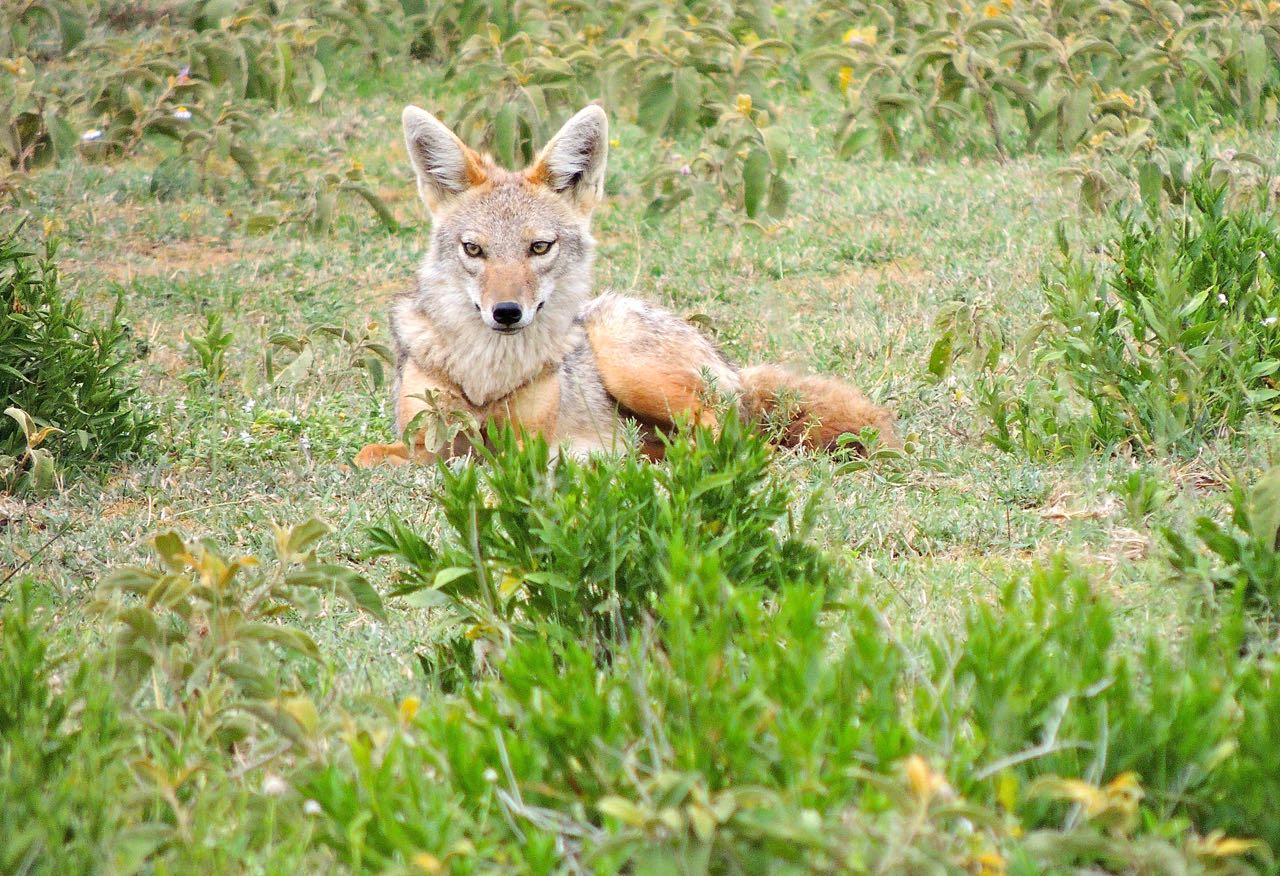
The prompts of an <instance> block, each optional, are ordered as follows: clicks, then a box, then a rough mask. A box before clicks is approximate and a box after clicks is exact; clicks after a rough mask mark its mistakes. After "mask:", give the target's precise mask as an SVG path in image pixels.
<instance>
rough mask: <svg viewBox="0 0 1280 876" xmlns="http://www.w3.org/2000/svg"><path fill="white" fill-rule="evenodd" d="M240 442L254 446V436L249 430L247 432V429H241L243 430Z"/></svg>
mask: <svg viewBox="0 0 1280 876" xmlns="http://www.w3.org/2000/svg"><path fill="white" fill-rule="evenodd" d="M240 440H241V441H243V442H244V443H245V444H252V443H253V436H252V435H250V434H249V432H248V430H247V429H241V430H240Z"/></svg>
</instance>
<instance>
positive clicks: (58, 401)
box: [0, 232, 155, 465]
mask: <svg viewBox="0 0 1280 876" xmlns="http://www.w3.org/2000/svg"><path fill="white" fill-rule="evenodd" d="M55 254H56V249H55V246H54V244H52V243H50V244H48V246H47V248H46V250H45V255H44V258H43V260H42V261H39V262H37V261H36V258H35V256H34V255H33V254H32V253H30V252H28V251H27V250H25V249H24V248H23V246H22V244H20V243H19V242H18V239H17V233H16V232H13V233H10V234H9V235H8V236H5V237H2V238H0V363H3V364H0V400H2V401H3V403H4V405H5V407H16V408H20V409H21V410H23V411H25V412H27V414H29V415H30V417H31V418H32V419H34V421H35V424H36V425H38V426H40V427H46V426H51V427H54V428H55V429H57V430H59V431H60V434H57V435H54V436H52V437H49V438H47V439H46V440H45V445H46V447H47V448H48V449H50V450H52V451H53V453H54V455H55V456H56V457H57V458H58V460H59V461H61V462H65V463H67V464H71V465H86V464H90V463H109V462H111V461H113V460H116V459H119V458H120V457H122V456H125V455H127V454H130V453H136V452H138V451H140V450H141V449H142V448H143V447H144V446H145V445H146V442H147V438H148V436H150V434H151V433H152V432H153V431H154V430H155V423H154V421H153V420H152V419H151V417H150V416H149V415H147V414H144V413H139V412H138V411H137V410H136V409H135V408H134V407H133V405H132V404H131V396H132V394H133V392H134V389H133V387H132V386H131V384H130V383H129V380H128V378H127V376H126V375H125V373H124V369H125V368H126V367H127V366H128V364H129V362H130V361H131V360H132V359H133V358H134V355H135V350H134V349H133V344H132V342H131V336H130V333H129V328H128V326H127V325H125V324H124V323H123V322H121V320H120V305H121V299H119V298H117V300H116V307H115V309H114V310H113V311H112V313H111V315H110V316H109V317H108V318H107V320H106V322H105V323H103V324H102V325H100V326H90V325H87V324H86V322H85V314H84V306H83V303H82V302H81V301H80V299H79V298H69V297H67V296H65V295H64V294H63V292H62V290H61V288H60V286H59V283H58V269H57V266H56V264H55V262H54V256H55ZM25 442H26V437H25V436H24V434H23V430H22V429H21V428H19V424H18V423H17V422H16V421H14V420H11V419H10V418H8V417H5V418H3V419H2V420H0V454H6V455H11V456H17V455H18V454H20V453H22V452H23V451H24V450H25V449H26V448H25Z"/></svg>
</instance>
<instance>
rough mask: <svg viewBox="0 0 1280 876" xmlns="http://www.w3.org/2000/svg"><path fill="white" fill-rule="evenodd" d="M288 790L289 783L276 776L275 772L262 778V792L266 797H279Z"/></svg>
mask: <svg viewBox="0 0 1280 876" xmlns="http://www.w3.org/2000/svg"><path fill="white" fill-rule="evenodd" d="M288 790H289V783H288V782H286V781H285V780H284V779H282V778H280V777H279V776H277V775H276V774H275V773H270V774H268V775H267V777H266V778H265V779H263V780H262V793H264V794H266V795H267V796H268V797H279V796H280V795H281V794H283V793H284V792H285V791H288ZM307 802H311V801H307Z"/></svg>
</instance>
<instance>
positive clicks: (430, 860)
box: [413, 852, 444, 874]
mask: <svg viewBox="0 0 1280 876" xmlns="http://www.w3.org/2000/svg"><path fill="white" fill-rule="evenodd" d="M413 866H415V867H417V868H418V869H419V870H421V871H422V872H423V873H431V874H435V873H443V872H444V864H442V863H441V862H440V859H439V858H437V857H436V856H435V855H433V854H431V853H430V852H418V854H416V855H414V856H413Z"/></svg>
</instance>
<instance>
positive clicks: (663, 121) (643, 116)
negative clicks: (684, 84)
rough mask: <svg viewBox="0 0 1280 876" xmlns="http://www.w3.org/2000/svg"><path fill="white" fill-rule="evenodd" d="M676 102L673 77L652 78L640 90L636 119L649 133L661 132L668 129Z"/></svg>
mask: <svg viewBox="0 0 1280 876" xmlns="http://www.w3.org/2000/svg"><path fill="white" fill-rule="evenodd" d="M675 104H676V92H675V88H674V87H673V86H672V83H671V77H670V76H669V75H662V76H658V77H656V78H654V79H651V80H650V81H649V82H648V84H647V85H645V87H644V89H643V90H642V91H641V92H640V102H639V105H638V106H637V108H636V121H638V122H639V123H640V126H641V127H642V128H644V129H645V130H646V131H648V132H649V133H651V134H660V133H662V132H663V131H664V130H666V128H667V123H668V121H669V120H670V118H671V112H672V110H673V109H674V108H675Z"/></svg>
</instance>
